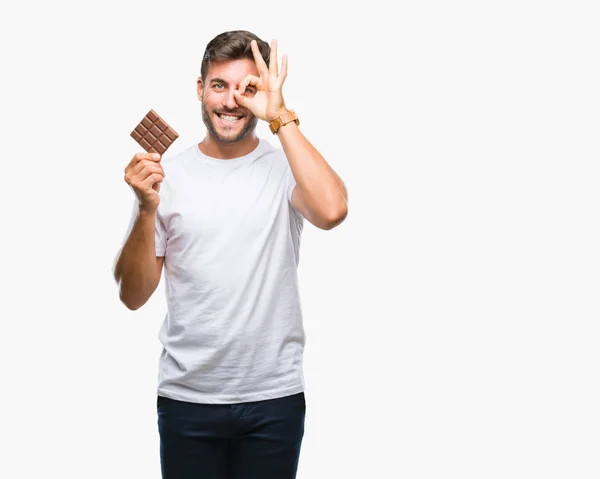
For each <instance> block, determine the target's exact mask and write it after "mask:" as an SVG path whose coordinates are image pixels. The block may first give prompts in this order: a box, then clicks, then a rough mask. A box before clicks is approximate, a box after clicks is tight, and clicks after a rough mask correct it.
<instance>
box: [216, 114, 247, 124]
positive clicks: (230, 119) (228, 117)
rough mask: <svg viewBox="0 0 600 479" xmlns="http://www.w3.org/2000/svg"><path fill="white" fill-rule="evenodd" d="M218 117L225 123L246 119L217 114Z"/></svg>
mask: <svg viewBox="0 0 600 479" xmlns="http://www.w3.org/2000/svg"><path fill="white" fill-rule="evenodd" d="M217 116H218V117H219V118H220V119H221V120H223V121H224V122H225V123H235V122H236V121H238V120H241V119H242V118H244V117H243V116H238V115H226V114H223V113H217Z"/></svg>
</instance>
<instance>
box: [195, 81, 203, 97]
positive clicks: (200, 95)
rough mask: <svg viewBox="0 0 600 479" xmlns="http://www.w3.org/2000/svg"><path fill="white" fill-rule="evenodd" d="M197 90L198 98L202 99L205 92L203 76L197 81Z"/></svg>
mask: <svg viewBox="0 0 600 479" xmlns="http://www.w3.org/2000/svg"><path fill="white" fill-rule="evenodd" d="M196 84H197V86H196V91H197V93H198V100H200V101H202V93H203V92H204V85H203V84H202V77H201V76H199V77H198V80H197V81H196Z"/></svg>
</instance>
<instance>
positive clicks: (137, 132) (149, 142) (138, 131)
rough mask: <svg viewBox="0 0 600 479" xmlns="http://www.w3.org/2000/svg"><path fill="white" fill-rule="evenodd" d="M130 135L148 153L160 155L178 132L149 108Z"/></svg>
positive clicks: (176, 136)
mask: <svg viewBox="0 0 600 479" xmlns="http://www.w3.org/2000/svg"><path fill="white" fill-rule="evenodd" d="M131 137H132V138H133V139H134V140H135V141H137V142H138V143H139V144H140V145H142V148H143V149H144V150H146V151H147V152H148V153H158V154H160V155H162V154H163V153H164V152H165V151H167V148H169V146H171V145H172V144H173V142H174V141H175V140H176V139H177V138H179V134H178V133H177V132H176V131H175V130H174V129H173V128H171V127H170V126H169V125H168V124H167V122H166V121H165V120H163V119H162V118H161V117H160V116H159V115H158V113H156V112H155V111H154V110H150V111H149V112H148V113H147V114H146V116H145V117H144V118H143V119H142V121H140V123H139V124H138V126H136V127H135V129H134V130H133V131H132V132H131Z"/></svg>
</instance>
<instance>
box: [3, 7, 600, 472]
mask: <svg viewBox="0 0 600 479" xmlns="http://www.w3.org/2000/svg"><path fill="white" fill-rule="evenodd" d="M594 7H595V4H594V2H591V1H590V2H582V1H569V2H567V1H562V2H560V1H550V2H548V1H546V2H542V1H537V2H536V1H527V0H521V1H503V2H476V1H464V0H463V1H457V2H442V1H423V2H400V3H392V2H389V3H388V2H384V1H371V2H363V3H357V4H348V3H337V4H329V3H326V2H293V3H291V2H267V3H264V2H263V3H261V2H257V3H249V2H233V1H230V2H216V3H213V2H150V1H144V2H141V1H135V2H131V1H130V2H126V1H124V2H77V3H76V2H65V1H58V2H40V1H35V2H22V3H19V4H18V6H16V5H15V4H12V5H11V6H3V7H2V12H1V15H0V27H1V28H0V39H1V40H2V45H3V46H2V71H3V73H2V80H1V81H2V88H1V89H0V95H1V101H2V114H1V115H0V122H1V127H2V142H1V144H2V157H3V160H4V161H3V162H2V179H3V181H2V188H1V189H0V195H1V205H2V235H1V240H0V241H1V242H2V250H3V253H4V258H3V261H2V271H3V273H4V274H3V277H4V282H3V288H2V301H1V303H0V304H1V310H0V311H1V313H0V314H1V316H2V324H3V333H2V336H1V338H2V341H1V343H2V344H1V347H0V359H1V364H2V369H1V372H2V374H1V378H2V381H1V392H2V396H1V400H0V401H1V402H0V405H1V407H2V417H3V419H2V424H1V426H0V438H1V439H2V444H3V446H2V453H1V455H2V457H3V459H2V461H1V464H0V468H1V469H2V472H1V473H0V475H2V476H3V477H11V478H15V479H16V478H28V479H29V478H34V477H35V478H39V477H61V478H65V479H66V478H77V479H81V478H86V479H87V478H89V479H92V478H108V477H110V478H148V479H151V478H159V477H160V467H159V455H158V444H159V442H158V431H157V426H156V396H155V388H156V380H157V366H158V356H159V354H160V345H159V342H158V339H157V334H158V330H159V327H160V324H161V322H162V320H163V318H164V314H165V312H166V302H165V298H164V284H163V281H164V280H161V284H160V286H159V288H158V290H157V291H156V292H155V294H154V295H153V297H152V298H151V299H150V301H149V302H148V303H147V304H146V305H145V306H144V307H143V308H142V309H140V310H138V311H135V312H131V311H129V310H127V309H126V308H125V306H123V305H122V304H121V303H120V302H119V299H118V290H117V286H116V284H115V283H114V280H113V278H112V271H111V268H112V262H113V259H114V256H115V254H116V253H117V250H118V247H119V245H120V242H121V240H122V237H123V234H124V233H125V230H126V227H127V223H128V220H129V215H130V212H131V204H132V201H133V192H132V191H131V189H130V188H129V186H128V185H127V184H126V183H125V182H124V180H123V170H124V168H125V166H126V164H127V163H128V162H129V160H130V159H131V157H132V156H133V155H134V154H135V153H136V152H137V151H139V147H138V146H137V145H136V143H135V142H134V141H133V140H132V139H131V138H130V137H129V133H130V132H131V130H132V129H133V127H134V126H135V125H136V124H137V123H138V122H139V121H140V120H141V118H142V117H143V116H144V114H145V113H146V112H147V111H148V110H149V109H150V108H154V109H155V110H156V111H157V112H158V113H159V114H160V115H161V116H163V117H164V118H165V119H166V120H167V121H168V122H169V123H170V124H171V125H172V126H173V127H174V128H175V129H176V130H177V131H178V132H179V133H180V135H181V136H180V138H179V139H178V140H177V141H176V143H175V144H174V145H173V146H172V147H171V149H170V150H169V152H168V153H167V155H166V156H168V155H170V154H174V153H176V152H178V151H181V150H182V149H184V148H185V147H187V146H189V145H192V144H193V143H195V142H198V141H200V140H201V139H202V137H203V136H204V132H205V129H204V125H203V123H202V120H201V113H200V111H201V110H200V104H199V102H198V101H197V99H196V93H195V81H196V77H197V76H198V74H199V68H200V62H201V58H202V54H203V52H204V48H205V46H206V44H207V43H208V42H209V41H210V40H211V39H212V38H213V37H214V36H215V35H217V34H218V33H221V32H223V31H226V30H234V29H248V30H251V31H253V32H255V33H256V34H257V35H259V36H260V37H261V38H263V39H265V40H268V41H270V40H271V39H272V38H276V39H278V41H279V52H280V54H283V53H287V54H288V56H289V73H288V79H287V81H286V83H285V85H284V98H285V100H286V103H287V105H288V107H289V108H293V109H295V110H296V111H297V112H298V114H299V116H300V119H301V130H302V132H303V133H304V134H305V135H306V136H307V138H308V139H309V140H310V141H311V142H312V143H313V144H314V145H315V146H316V147H317V148H318V149H319V150H320V151H321V152H322V154H323V155H324V156H325V158H326V159H327V161H328V162H329V163H330V165H331V166H332V167H333V168H334V169H335V170H336V171H337V172H338V173H339V174H340V176H341V177H342V178H343V179H344V181H345V183H346V185H347V187H348V191H349V197H350V209H349V215H348V217H347V219H346V221H345V222H344V223H343V224H342V225H341V226H339V227H338V228H336V229H334V230H332V231H321V230H318V229H317V228H315V227H313V226H312V225H311V224H309V223H308V222H307V223H306V225H305V230H304V235H303V239H302V246H301V253H300V267H299V275H300V286H301V298H302V304H303V311H304V322H305V329H306V333H307V345H306V350H305V378H306V396H307V417H306V433H305V438H304V442H303V446H302V453H301V458H300V467H299V471H298V478H299V479H307V478H309V479H314V478H336V479H337V478H344V479H345V478H368V479H379V478H382V479H388V478H402V479H404V478H406V479H442V478H455V477H456V478H461V479H481V478H485V479H492V478H494V479H495V478H498V479H505V478H511V479H516V478H523V479H532V478H543V479H549V478H569V479H572V478H577V479H588V478H589V479H591V478H598V477H600V461H599V460H598V450H599V449H600V409H599V407H598V405H599V404H600V387H599V373H600V368H599V364H600V347H599V346H598V344H599V339H600V337H599V336H600V334H599V333H600V326H599V323H598V321H599V319H600V314H599V313H600V311H599V309H600V308H599V304H598V290H599V288H600V254H599V251H600V227H599V223H598V215H599V213H600V211H599V208H598V205H599V201H600V194H599V190H600V189H599V188H598V180H599V173H600V166H599V147H598V131H599V127H600V120H599V118H600V116H599V107H600V95H599V88H598V85H600V70H599V65H598V58H599V56H598V54H599V52H598V46H599V45H600V38H599V37H600V34H599V30H598V22H599V20H600V18H599V16H598V13H597V11H596V10H595V8H594ZM258 133H259V135H260V136H262V137H264V138H267V139H268V140H269V141H271V142H272V144H274V145H275V146H278V145H279V143H278V142H277V138H276V137H273V135H271V133H270V132H269V131H268V128H267V126H266V124H261V125H260V127H259V130H258Z"/></svg>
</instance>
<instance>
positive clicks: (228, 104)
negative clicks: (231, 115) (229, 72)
mask: <svg viewBox="0 0 600 479" xmlns="http://www.w3.org/2000/svg"><path fill="white" fill-rule="evenodd" d="M233 91H234V90H233V88H230V89H229V90H228V91H227V93H226V94H225V95H224V97H223V106H224V107H225V108H228V109H229V110H235V109H236V108H237V106H238V104H237V103H236V101H235V97H234V96H233Z"/></svg>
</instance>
